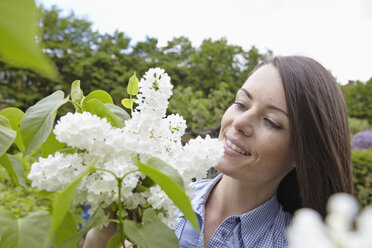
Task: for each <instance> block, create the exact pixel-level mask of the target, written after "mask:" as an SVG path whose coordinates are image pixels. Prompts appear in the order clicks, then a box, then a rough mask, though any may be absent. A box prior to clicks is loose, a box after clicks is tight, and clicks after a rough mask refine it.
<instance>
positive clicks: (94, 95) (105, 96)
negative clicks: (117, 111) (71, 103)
mask: <svg viewBox="0 0 372 248" xmlns="http://www.w3.org/2000/svg"><path fill="white" fill-rule="evenodd" d="M91 99H98V100H100V101H101V102H102V103H111V104H114V101H113V100H112V97H111V96H110V94H109V93H107V92H106V91H104V90H95V91H92V92H90V93H89V94H88V95H87V96H86V97H85V98H84V100H83V104H82V105H83V110H84V111H86V108H87V103H88V101H89V100H91Z"/></svg>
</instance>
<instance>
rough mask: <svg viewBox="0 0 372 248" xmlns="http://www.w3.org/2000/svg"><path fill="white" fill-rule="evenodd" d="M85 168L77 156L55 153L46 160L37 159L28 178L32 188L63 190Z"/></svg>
mask: <svg viewBox="0 0 372 248" xmlns="http://www.w3.org/2000/svg"><path fill="white" fill-rule="evenodd" d="M86 168H87V167H86V165H85V164H83V160H82V158H81V157H80V156H79V155H78V154H76V153H75V154H63V153H59V152H56V153H55V154H54V155H49V156H48V157H47V158H39V161H38V162H36V163H34V164H33V165H32V167H31V170H30V173H29V174H28V178H29V179H30V180H31V181H32V184H31V186H32V187H38V188H39V189H42V190H49V191H57V190H60V189H63V188H65V187H66V186H67V185H68V184H69V183H71V182H72V181H73V180H74V179H75V178H77V177H78V176H79V175H80V174H81V173H82V172H83V171H84V170H85V169H86Z"/></svg>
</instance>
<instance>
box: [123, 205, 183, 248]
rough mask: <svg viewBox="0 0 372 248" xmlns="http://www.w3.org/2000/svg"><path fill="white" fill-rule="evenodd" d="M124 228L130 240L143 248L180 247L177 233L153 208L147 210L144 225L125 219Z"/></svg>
mask: <svg viewBox="0 0 372 248" xmlns="http://www.w3.org/2000/svg"><path fill="white" fill-rule="evenodd" d="M124 230H125V234H126V235H127V236H128V238H129V240H131V241H133V242H135V243H136V244H138V245H139V246H140V247H143V248H175V247H179V244H178V239H177V236H176V235H175V233H174V232H173V231H172V230H170V229H169V228H168V227H167V225H165V224H164V223H163V222H162V221H161V220H160V218H159V217H158V216H157V215H156V214H155V211H154V210H153V209H146V210H145V212H144V214H143V225H138V224H136V223H135V222H134V221H131V220H124Z"/></svg>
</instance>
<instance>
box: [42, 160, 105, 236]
mask: <svg viewBox="0 0 372 248" xmlns="http://www.w3.org/2000/svg"><path fill="white" fill-rule="evenodd" d="M97 160H98V159H94V160H93V161H92V163H91V164H90V166H89V167H88V168H87V170H86V171H85V172H83V173H82V174H81V175H80V176H79V177H78V178H76V179H75V180H74V181H73V182H72V183H70V184H69V185H68V186H67V187H66V188H65V189H64V190H62V191H61V192H60V193H59V194H58V196H57V199H56V201H55V202H54V204H53V214H52V229H51V231H50V234H49V236H50V237H52V236H53V235H54V233H55V232H56V231H57V230H58V228H59V226H60V225H61V223H62V221H63V219H64V217H65V215H66V213H67V211H68V209H69V207H70V205H71V203H72V200H73V199H74V196H75V192H76V189H77V187H78V186H79V184H80V182H81V180H83V177H84V176H85V175H87V174H89V173H91V172H93V171H94V170H95V168H94V165H95V163H96V162H97Z"/></svg>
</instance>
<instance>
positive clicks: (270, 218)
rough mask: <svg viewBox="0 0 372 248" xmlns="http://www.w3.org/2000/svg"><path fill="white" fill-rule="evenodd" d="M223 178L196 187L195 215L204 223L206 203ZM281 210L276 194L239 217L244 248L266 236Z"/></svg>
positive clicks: (193, 203)
mask: <svg viewBox="0 0 372 248" xmlns="http://www.w3.org/2000/svg"><path fill="white" fill-rule="evenodd" d="M221 178H222V173H220V174H219V175H217V176H216V177H215V178H214V179H212V180H208V181H207V180H206V181H205V184H207V185H205V184H202V185H196V189H195V195H194V198H193V199H192V201H191V202H192V206H193V208H194V211H195V213H196V214H198V215H199V216H200V217H201V218H202V219H203V222H204V216H205V202H206V200H207V199H208V197H209V194H210V193H211V191H212V189H213V188H214V186H215V185H216V184H217V183H218V182H219V181H220V180H221ZM199 187H201V189H200V190H198V188H199ZM281 208H282V207H281V205H280V204H279V202H278V199H277V195H276V194H274V195H273V196H272V197H271V198H270V199H269V200H268V201H266V202H265V203H263V204H261V205H260V206H258V207H257V208H255V209H253V210H251V211H249V212H247V213H244V214H242V215H240V216H237V217H238V218H237V219H239V221H240V225H241V226H240V227H241V228H240V237H241V239H242V240H243V243H244V247H251V246H252V245H254V244H255V243H256V242H257V241H258V240H259V239H261V238H262V237H263V236H264V235H265V232H266V231H267V230H268V229H270V227H271V226H272V225H273V223H274V221H275V218H276V216H277V214H278V211H280V210H281Z"/></svg>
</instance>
